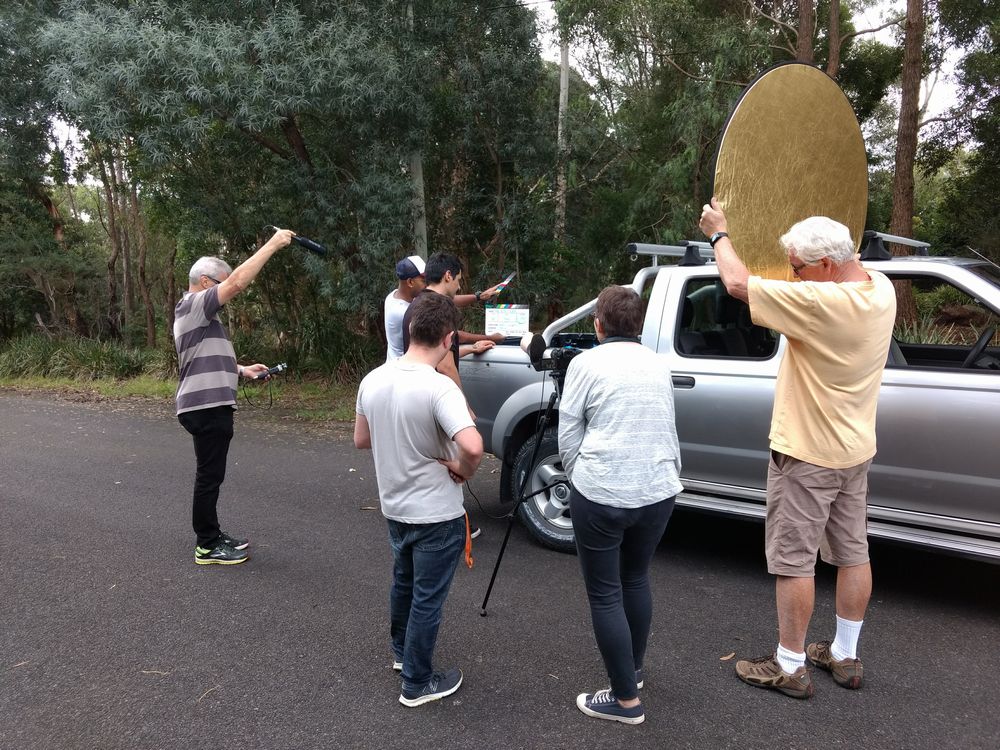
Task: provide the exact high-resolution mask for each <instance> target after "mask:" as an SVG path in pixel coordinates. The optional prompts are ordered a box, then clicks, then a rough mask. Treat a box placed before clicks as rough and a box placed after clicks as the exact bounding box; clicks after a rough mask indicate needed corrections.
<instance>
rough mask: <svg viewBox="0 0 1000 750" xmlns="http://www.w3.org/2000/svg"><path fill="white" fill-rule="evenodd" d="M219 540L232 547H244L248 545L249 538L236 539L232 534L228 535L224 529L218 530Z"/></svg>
mask: <svg viewBox="0 0 1000 750" xmlns="http://www.w3.org/2000/svg"><path fill="white" fill-rule="evenodd" d="M219 541H220V542H223V543H225V544H228V545H229V546H230V547H232V548H233V549H246V548H247V547H249V546H250V540H249V539H237V538H236V537H234V536H229V534H227V533H226V532H225V531H220V532H219Z"/></svg>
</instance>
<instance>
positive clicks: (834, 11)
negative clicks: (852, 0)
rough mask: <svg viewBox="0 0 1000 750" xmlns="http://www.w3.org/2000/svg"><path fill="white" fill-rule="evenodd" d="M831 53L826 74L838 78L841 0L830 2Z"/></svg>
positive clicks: (828, 30) (829, 38)
mask: <svg viewBox="0 0 1000 750" xmlns="http://www.w3.org/2000/svg"><path fill="white" fill-rule="evenodd" d="M827 39H828V40H829V53H828V54H827V56H826V74H827V75H828V76H830V78H836V77H837V74H838V73H839V72H840V0H830V25H829V28H828V29H827Z"/></svg>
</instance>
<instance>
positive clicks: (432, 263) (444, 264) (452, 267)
mask: <svg viewBox="0 0 1000 750" xmlns="http://www.w3.org/2000/svg"><path fill="white" fill-rule="evenodd" d="M448 271H451V275H452V278H457V277H458V275H459V274H460V273H462V261H460V260H459V259H458V257H457V256H455V255H452V254H451V253H434V255H432V256H431V257H430V258H428V259H427V266H426V268H424V278H425V279H426V280H427V283H428V284H437V283H439V282H440V281H441V279H443V278H444V275H445V273H447V272H448Z"/></svg>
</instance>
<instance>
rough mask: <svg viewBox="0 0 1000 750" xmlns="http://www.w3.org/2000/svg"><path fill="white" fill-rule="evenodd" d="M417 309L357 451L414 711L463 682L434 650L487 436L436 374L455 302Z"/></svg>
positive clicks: (398, 662) (372, 395)
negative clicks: (368, 470)
mask: <svg viewBox="0 0 1000 750" xmlns="http://www.w3.org/2000/svg"><path fill="white" fill-rule="evenodd" d="M410 309H411V310H412V316H411V319H410V346H409V348H408V349H407V351H406V354H404V355H403V356H402V357H400V358H399V359H395V360H392V361H391V362H386V363H385V364H384V365H382V366H381V367H379V368H377V369H375V370H373V371H372V372H370V373H368V375H367V376H365V378H364V380H362V381H361V386H360V387H359V388H358V401H357V420H356V421H355V423H354V445H355V446H356V447H357V448H370V449H371V450H372V453H373V454H374V458H375V476H376V479H377V480H378V491H379V501H380V504H381V508H382V514H383V515H384V516H385V518H386V523H387V525H388V527H389V544H390V546H391V547H392V553H393V559H394V564H393V582H392V588H391V590H390V596H389V619H390V634H391V636H392V649H393V653H394V660H393V668H394V669H397V670H399V671H401V672H402V675H403V685H402V690H401V692H400V696H399V702H400V703H402V704H403V705H404V706H411V707H412V706H419V705H421V704H422V703H427V702H428V701H434V700H439V699H441V698H444V697H445V696H448V695H451V694H452V693H454V692H455V691H456V690H458V688H459V686H460V685H461V684H462V670H460V669H457V668H456V669H450V670H446V671H435V670H434V668H433V657H434V644H435V642H436V640H437V631H438V625H439V624H440V621H441V610H442V608H443V607H444V602H445V599H446V598H447V597H448V589H449V587H450V586H451V580H452V577H453V576H454V574H455V567H456V566H457V564H458V560H459V557H460V556H461V553H462V549H463V548H464V546H465V538H466V525H465V509H464V508H463V507H462V500H463V498H462V487H461V485H462V483H463V482H465V480H466V479H468V478H470V477H471V476H472V475H473V474H474V473H475V471H476V469H477V468H478V466H479V462H480V460H481V459H482V456H483V440H482V437H481V436H480V435H479V432H478V431H477V430H476V427H475V424H474V423H473V421H472V418H471V416H470V415H469V410H468V408H467V406H466V403H465V397H464V396H463V395H462V392H461V391H460V390H459V388H458V386H457V385H455V383H454V382H453V381H452V380H451V379H450V378H448V377H447V376H445V375H442V374H441V373H439V372H437V371H436V370H435V368H436V367H437V365H438V363H440V361H441V360H442V359H443V358H444V357H445V356H447V355H448V352H449V350H450V347H451V339H452V336H453V335H454V331H455V327H456V321H457V312H456V310H455V304H454V302H452V301H451V299H449V298H448V297H446V296H445V295H441V294H427V295H420V297H418V298H417V300H416V301H414V302H413V304H412V305H411V308H410Z"/></svg>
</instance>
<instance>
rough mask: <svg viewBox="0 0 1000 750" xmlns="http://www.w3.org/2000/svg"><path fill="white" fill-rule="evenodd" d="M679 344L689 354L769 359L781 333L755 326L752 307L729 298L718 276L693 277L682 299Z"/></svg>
mask: <svg viewBox="0 0 1000 750" xmlns="http://www.w3.org/2000/svg"><path fill="white" fill-rule="evenodd" d="M676 347H677V351H678V352H679V353H680V354H683V355H685V356H688V357H739V358H744V359H767V358H768V357H771V356H773V355H774V353H775V352H776V351H777V349H778V336H777V334H776V333H774V331H772V330H770V329H768V328H762V327H761V326H757V325H754V324H753V323H752V322H751V320H750V308H749V306H748V305H747V304H746V303H745V302H743V301H742V300H738V299H736V298H735V297H730V296H729V293H728V292H726V289H725V287H723V286H722V282H721V281H719V280H718V279H691V280H689V281H688V282H687V286H686V287H685V289H684V297H683V299H682V302H681V310H680V316H679V318H678V325H677V336H676Z"/></svg>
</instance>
